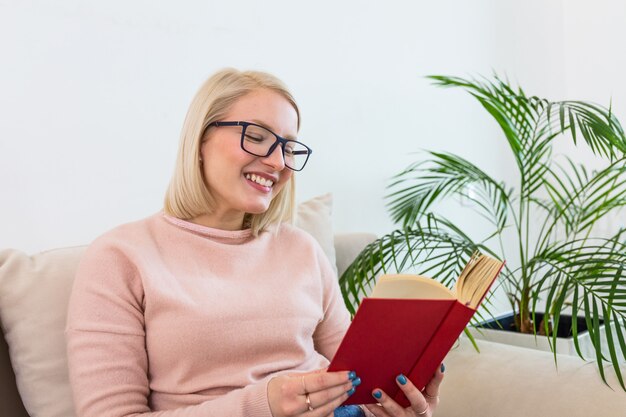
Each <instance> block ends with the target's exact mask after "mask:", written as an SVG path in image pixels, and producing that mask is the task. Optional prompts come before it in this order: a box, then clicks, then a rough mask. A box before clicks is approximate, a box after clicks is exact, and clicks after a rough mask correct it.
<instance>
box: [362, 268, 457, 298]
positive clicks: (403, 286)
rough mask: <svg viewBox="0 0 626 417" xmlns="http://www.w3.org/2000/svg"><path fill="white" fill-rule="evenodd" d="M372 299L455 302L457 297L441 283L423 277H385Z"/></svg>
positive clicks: (377, 286)
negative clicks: (414, 299) (415, 299)
mask: <svg viewBox="0 0 626 417" xmlns="http://www.w3.org/2000/svg"><path fill="white" fill-rule="evenodd" d="M370 298H417V299H424V300H426V299H430V300H454V299H456V297H455V296H454V294H453V293H452V291H450V290H449V289H448V288H446V287H445V286H444V285H443V284H441V283H440V282H437V281H435V280H433V279H431V278H428V277H424V276H421V275H403V274H398V275H383V276H381V277H380V278H379V279H378V282H377V283H376V286H375V287H374V291H373V292H372V294H371V295H370Z"/></svg>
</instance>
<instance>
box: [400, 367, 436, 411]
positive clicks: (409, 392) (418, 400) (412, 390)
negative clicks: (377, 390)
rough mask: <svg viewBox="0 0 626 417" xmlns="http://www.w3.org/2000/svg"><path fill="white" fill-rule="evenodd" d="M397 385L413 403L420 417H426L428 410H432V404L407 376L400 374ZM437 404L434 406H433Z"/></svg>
mask: <svg viewBox="0 0 626 417" xmlns="http://www.w3.org/2000/svg"><path fill="white" fill-rule="evenodd" d="M396 384H398V386H399V387H400V389H401V390H402V392H403V393H404V396H405V397H406V398H407V399H408V400H409V402H410V403H411V408H412V409H413V411H415V412H416V413H417V414H418V415H420V416H422V415H425V414H426V412H427V411H428V409H429V408H430V404H429V402H428V400H427V399H426V398H425V397H424V395H422V393H421V392H420V391H419V390H418V389H417V388H416V387H415V385H413V382H411V380H410V379H408V378H407V377H406V376H404V375H402V374H400V375H398V377H397V378H396ZM434 405H436V404H433V406H434Z"/></svg>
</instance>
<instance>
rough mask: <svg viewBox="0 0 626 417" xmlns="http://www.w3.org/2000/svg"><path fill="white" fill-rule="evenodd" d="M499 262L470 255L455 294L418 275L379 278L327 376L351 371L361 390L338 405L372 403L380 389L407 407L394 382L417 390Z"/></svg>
mask: <svg viewBox="0 0 626 417" xmlns="http://www.w3.org/2000/svg"><path fill="white" fill-rule="evenodd" d="M503 265H504V262H501V261H498V260H495V259H493V258H490V257H487V256H485V255H475V256H473V257H472V258H471V259H470V261H469V262H468V264H467V265H466V267H465V268H464V269H463V272H462V273H461V275H460V276H459V278H458V280H457V283H456V286H455V289H454V290H450V289H448V288H446V287H445V286H443V285H442V284H440V283H439V282H437V281H435V280H433V279H430V278H427V277H422V276H418V275H384V276H382V277H380V279H379V281H378V283H377V284H376V288H375V289H374V291H373V292H372V295H371V296H370V297H369V298H365V299H364V300H363V301H362V302H361V305H360V306H359V308H358V310H357V312H356V314H355V316H354V319H353V320H352V323H351V324H350V327H349V329H348V331H347V332H346V335H345V336H344V338H343V340H342V342H341V344H340V345H339V349H338V350H337V353H336V354H335V356H334V358H333V360H332V361H331V363H330V366H329V368H328V370H329V371H355V372H356V374H357V376H358V377H359V378H361V385H359V386H358V387H357V389H356V392H355V393H354V394H353V395H352V396H350V397H349V398H348V400H347V401H346V402H345V403H344V404H369V403H375V402H376V400H375V399H374V398H373V397H372V394H371V393H372V390H373V389H374V388H380V389H382V390H383V391H385V392H386V393H387V394H388V395H389V396H391V397H392V398H394V399H395V400H396V402H398V403H399V404H400V405H402V406H405V407H407V406H408V405H409V402H408V400H407V399H406V397H405V396H404V394H403V393H402V391H401V390H400V388H399V387H398V385H397V384H396V382H395V379H396V377H397V376H398V375H399V374H404V375H405V376H406V377H407V378H409V379H410V380H411V381H412V382H413V384H415V386H416V387H417V388H418V389H420V390H422V389H423V388H424V387H425V386H426V384H427V383H428V381H430V379H431V378H432V376H433V375H434V374H435V372H436V370H437V368H438V367H439V366H440V365H441V362H442V361H443V359H444V357H445V356H446V354H447V353H448V352H449V351H450V349H451V348H452V346H453V345H454V342H455V341H456V339H457V338H458V337H459V335H460V334H461V332H462V331H463V329H465V326H467V324H468V323H469V321H470V319H471V318H472V316H473V315H474V313H475V312H476V309H477V308H478V306H479V305H480V303H481V302H482V300H483V299H484V297H485V295H486V293H487V291H488V290H489V288H490V287H491V285H492V283H493V282H494V280H495V279H496V277H497V276H498V274H499V273H500V271H501V269H502V267H503Z"/></svg>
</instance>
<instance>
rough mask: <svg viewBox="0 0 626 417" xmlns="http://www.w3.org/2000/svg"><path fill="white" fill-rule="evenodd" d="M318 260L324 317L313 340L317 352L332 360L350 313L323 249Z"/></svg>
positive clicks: (348, 322) (348, 321) (346, 328)
mask: <svg viewBox="0 0 626 417" xmlns="http://www.w3.org/2000/svg"><path fill="white" fill-rule="evenodd" d="M317 258H318V260H319V264H320V271H321V279H322V285H323V288H324V292H323V293H324V299H323V309H324V317H323V319H322V321H321V322H320V323H319V324H318V325H317V328H316V329H315V333H314V334H313V340H314V342H315V350H317V351H318V352H319V353H321V354H322V355H324V356H325V357H326V358H327V359H328V360H331V359H332V358H333V356H334V355H335V352H336V351H337V349H338V348H339V344H340V343H341V340H342V339H343V336H344V334H345V333H346V331H347V330H348V326H349V325H350V313H349V312H348V309H347V308H346V305H345V304H344V302H343V297H342V296H341V289H340V288H339V281H338V279H337V274H336V273H335V270H334V269H333V268H332V266H331V265H330V261H329V260H328V258H326V256H325V255H324V253H323V252H322V249H321V248H318V253H317Z"/></svg>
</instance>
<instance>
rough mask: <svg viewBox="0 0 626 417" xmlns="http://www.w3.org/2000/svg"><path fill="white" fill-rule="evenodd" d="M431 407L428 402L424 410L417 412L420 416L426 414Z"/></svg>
mask: <svg viewBox="0 0 626 417" xmlns="http://www.w3.org/2000/svg"><path fill="white" fill-rule="evenodd" d="M429 408H430V406H429V405H428V403H426V408H425V409H424V411H422V412H421V413H417V415H418V416H423V415H424V414H426V412H427V411H428V409H429Z"/></svg>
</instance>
